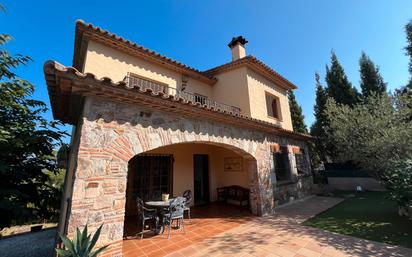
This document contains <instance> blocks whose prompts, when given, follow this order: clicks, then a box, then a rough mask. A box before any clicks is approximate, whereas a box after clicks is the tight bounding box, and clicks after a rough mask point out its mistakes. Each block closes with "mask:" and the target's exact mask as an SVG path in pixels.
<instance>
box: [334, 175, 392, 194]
mask: <svg viewBox="0 0 412 257" xmlns="http://www.w3.org/2000/svg"><path fill="white" fill-rule="evenodd" d="M357 186H361V187H362V189H363V190H368V191H386V189H385V188H384V187H383V186H382V185H381V184H380V183H379V181H378V180H376V179H375V178H359V177H345V178H342V177H328V184H327V185H326V187H327V189H328V191H333V190H350V191H354V190H356V187H357Z"/></svg>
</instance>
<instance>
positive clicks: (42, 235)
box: [0, 229, 57, 257]
mask: <svg viewBox="0 0 412 257" xmlns="http://www.w3.org/2000/svg"><path fill="white" fill-rule="evenodd" d="M56 233H57V232H56V229H48V230H45V231H40V232H35V233H27V234H24V235H19V236H13V237H9V238H5V239H0V256H2V257H52V256H53V251H54V240H55V236H56Z"/></svg>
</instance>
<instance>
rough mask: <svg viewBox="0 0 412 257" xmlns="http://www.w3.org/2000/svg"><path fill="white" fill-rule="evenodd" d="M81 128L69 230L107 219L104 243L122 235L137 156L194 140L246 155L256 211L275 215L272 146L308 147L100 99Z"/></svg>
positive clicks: (90, 105)
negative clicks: (130, 176)
mask: <svg viewBox="0 0 412 257" xmlns="http://www.w3.org/2000/svg"><path fill="white" fill-rule="evenodd" d="M79 128H80V145H79V149H74V150H75V151H77V150H78V155H77V166H76V167H75V173H74V177H75V178H74V185H73V194H72V201H71V210H69V222H68V233H69V235H70V234H72V233H73V231H74V229H75V228H76V227H82V226H84V225H85V224H86V223H87V224H89V226H90V227H91V229H92V230H93V229H96V228H97V227H98V226H100V224H102V223H104V227H103V230H102V233H101V239H100V244H106V243H112V242H119V241H120V240H122V238H123V222H124V214H125V201H126V195H125V194H126V193H125V192H126V183H127V172H128V161H129V160H130V159H131V158H132V157H134V156H135V155H137V154H140V153H143V152H146V151H149V150H153V149H156V148H159V147H163V146H167V145H172V144H177V143H190V142H196V143H204V144H214V145H218V146H221V147H224V148H227V149H230V150H233V151H234V152H236V153H237V154H239V155H240V156H242V157H243V165H244V169H245V170H247V171H248V172H249V174H250V176H251V178H252V183H251V186H250V200H251V201H250V202H251V210H252V212H253V213H255V214H258V215H264V214H268V213H272V212H273V209H274V206H275V205H274V204H275V201H274V189H275V188H276V187H275V185H276V181H275V179H274V177H275V176H274V172H273V158H272V154H271V147H270V146H271V145H273V144H275V143H276V144H280V145H293V146H298V147H301V148H306V146H305V144H304V142H299V141H296V140H293V139H288V138H280V137H277V136H275V135H272V134H269V133H265V132H260V131H256V130H252V129H246V128H242V127H236V126H233V125H228V124H224V123H215V122H211V121H207V120H205V119H193V118H188V117H185V116H182V115H176V114H171V113H167V112H162V111H157V110H153V109H146V108H143V107H139V106H136V105H130V104H125V103H116V102H108V101H107V100H102V99H100V98H96V97H87V98H86V99H85V105H84V110H83V119H82V122H81V123H80V124H79ZM305 188H306V187H305ZM297 190H299V189H297ZM275 197H276V191H275ZM111 252H113V254H114V255H115V253H118V252H116V251H114V250H113V249H112V251H111Z"/></svg>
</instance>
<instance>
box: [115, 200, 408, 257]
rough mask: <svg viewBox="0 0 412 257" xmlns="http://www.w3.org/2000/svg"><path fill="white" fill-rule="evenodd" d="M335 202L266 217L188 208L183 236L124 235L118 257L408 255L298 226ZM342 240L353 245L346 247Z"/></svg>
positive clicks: (309, 203) (313, 203) (295, 207)
mask: <svg viewBox="0 0 412 257" xmlns="http://www.w3.org/2000/svg"><path fill="white" fill-rule="evenodd" d="M339 201H341V200H340V199H334V198H330V197H328V198H326V197H313V198H310V199H308V200H305V201H303V202H299V204H295V205H294V204H292V205H289V206H286V207H282V208H279V209H278V210H277V211H276V213H275V214H274V215H270V216H266V217H256V216H252V215H250V213H247V212H244V211H239V208H231V207H227V208H226V207H225V206H213V205H212V206H208V207H201V208H193V210H192V211H193V212H192V214H193V215H192V216H193V220H192V224H189V223H188V222H186V220H185V228H186V232H187V233H186V234H183V232H182V230H173V231H172V235H171V239H170V240H168V239H167V232H168V231H167V229H166V231H165V233H164V234H162V235H157V236H153V235H151V234H149V233H147V235H145V238H144V239H143V240H140V239H138V238H135V237H136V236H133V235H129V237H128V238H129V239H127V240H124V242H123V248H122V249H123V253H124V255H123V257H131V256H143V255H142V254H147V255H149V256H168V257H182V256H195V257H200V256H202V257H203V256H204V257H215V256H217V257H219V256H230V257H232V256H240V257H251V256H255V257H259V256H262V257H263V256H265V257H279V256H283V257H303V256H304V257H332V256H333V257H344V256H345V257H347V256H367V255H368V254H369V255H370V256H382V257H383V256H412V250H410V249H399V247H396V246H387V245H384V244H379V243H376V242H371V241H367V240H360V239H355V238H351V237H346V236H342V235H337V234H333V233H329V232H326V231H321V230H318V229H314V228H309V227H305V226H303V225H300V223H301V222H303V221H304V220H305V219H307V218H308V217H311V216H313V215H315V214H316V213H319V212H321V211H324V210H326V209H328V208H330V207H331V206H333V205H334V204H336V203H338V202H339ZM132 221H133V220H132ZM125 224H126V225H127V222H126V223H125ZM125 231H126V229H125ZM127 231H133V229H132V228H129V229H127ZM146 236H147V237H146ZM348 242H350V245H353V246H354V247H348V246H347V244H348ZM343 243H346V245H345V244H343ZM144 256H146V255H144Z"/></svg>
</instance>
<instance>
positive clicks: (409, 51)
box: [405, 20, 412, 90]
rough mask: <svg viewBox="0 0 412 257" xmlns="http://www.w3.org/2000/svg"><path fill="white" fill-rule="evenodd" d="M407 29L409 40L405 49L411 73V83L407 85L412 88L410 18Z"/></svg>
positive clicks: (411, 33) (411, 27) (411, 23)
mask: <svg viewBox="0 0 412 257" xmlns="http://www.w3.org/2000/svg"><path fill="white" fill-rule="evenodd" d="M405 31H406V39H407V41H408V45H407V46H406V47H405V51H406V55H408V56H409V73H410V79H409V83H408V85H407V86H406V87H407V88H409V89H410V90H412V20H410V21H409V22H408V24H406V26H405Z"/></svg>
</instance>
